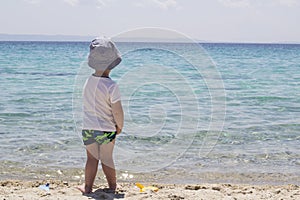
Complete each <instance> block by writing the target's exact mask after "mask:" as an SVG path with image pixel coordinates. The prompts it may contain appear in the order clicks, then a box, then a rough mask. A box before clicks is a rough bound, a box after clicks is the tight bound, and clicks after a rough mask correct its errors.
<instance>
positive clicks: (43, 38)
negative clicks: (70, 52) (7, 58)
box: [0, 34, 95, 42]
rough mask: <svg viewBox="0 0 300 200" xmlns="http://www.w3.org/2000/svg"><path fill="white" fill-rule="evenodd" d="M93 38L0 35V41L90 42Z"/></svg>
mask: <svg viewBox="0 0 300 200" xmlns="http://www.w3.org/2000/svg"><path fill="white" fill-rule="evenodd" d="M93 38H95V36H76V35H29V34H28V35H23V34H22V35H21V34H0V41H85V42H86V41H91V40H92V39H93Z"/></svg>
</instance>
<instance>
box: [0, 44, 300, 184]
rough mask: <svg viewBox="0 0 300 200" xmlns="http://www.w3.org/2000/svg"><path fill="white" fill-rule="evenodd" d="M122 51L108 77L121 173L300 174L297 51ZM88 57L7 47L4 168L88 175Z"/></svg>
mask: <svg viewBox="0 0 300 200" xmlns="http://www.w3.org/2000/svg"><path fill="white" fill-rule="evenodd" d="M118 46H119V48H120V50H121V52H122V53H124V55H123V62H122V64H121V65H120V66H118V67H117V68H116V69H114V70H113V72H112V74H111V77H112V79H114V80H116V81H117V82H118V83H119V85H120V89H121V93H122V101H123V106H124V110H125V115H126V121H125V128H124V133H123V134H122V135H120V137H119V138H118V140H117V148H116V150H115V158H116V166H117V168H118V169H120V170H127V171H131V172H151V171H153V170H154V171H157V170H158V171H161V170H162V171H164V170H167V171H168V170H169V171H173V170H174V171H182V170H184V171H185V173H191V174H193V173H194V174H197V173H198V174H200V173H204V172H216V173H221V172H226V173H232V172H239V173H243V172H247V173H268V172H270V173H271V172H272V173H283V174H284V173H295V174H299V166H300V150H299V145H300V134H299V133H300V87H299V84H300V45H290V44H202V47H203V48H204V50H203V49H201V48H199V47H196V46H195V45H191V44H163V43H160V44H159V43H157V44H147V43H119V44H118ZM195 48H199V49H197V51H196V50H195ZM195 52H196V53H195ZM87 53H88V43H83V42H82V43H80V42H57V43H56V42H0V77H1V78H0V94H1V98H0V141H1V152H0V155H1V156H0V160H1V162H2V163H5V162H8V161H9V162H18V163H22V164H23V165H24V166H26V167H28V168H30V167H36V168H39V166H40V167H48V168H51V167H62V168H68V167H72V168H73V167H75V168H77V167H78V168H83V166H84V161H85V153H84V147H83V145H82V143H81V140H80V137H79V136H78V130H80V117H79V116H80V114H79V113H80V112H79V111H80V108H81V107H80V101H79V100H80V98H79V96H80V95H79V94H80V88H81V87H82V84H83V81H84V80H85V78H86V77H87V76H88V75H89V74H90V73H91V71H90V70H89V69H88V67H86V64H85V63H84V61H85V59H86V56H87ZM209 56H210V57H211V58H212V60H213V62H212V61H211V60H210V59H209ZM214 63H215V64H216V65H215V66H214ZM195 64H196V65H195ZM211 69H215V70H216V72H218V73H220V76H221V79H220V77H218V76H217V74H213V75H212V76H210V74H209V73H207V72H212V73H213V71H211ZM211 80H214V83H216V84H215V85H212V84H210V81H211ZM221 83H222V84H224V88H222V87H221V86H222V84H221ZM223 89H224V90H223ZM224 95H226V96H224ZM73 96H74V97H75V98H74V99H75V100H74V101H73V100H72V98H73ZM223 104H224V105H225V106H226V115H225V113H224V112H223V110H222V109H223V107H222V106H223ZM214 108H215V110H214ZM217 108H219V109H217ZM74 113H75V114H74ZM73 114H74V115H73ZM223 117H225V120H223ZM212 119H213V120H212ZM214 120H215V121H214ZM74 121H75V122H76V124H75V123H74ZM212 121H213V122H212ZM214 122H216V124H214ZM223 122H224V126H223V127H222V125H223V124H222V123H223ZM211 125H212V126H211ZM212 127H213V128H212ZM221 128H222V130H221V131H220V130H219V129H221ZM178 174H180V173H178ZM181 176H183V175H182V174H181V175H179V176H174V179H175V177H176V179H180V177H181ZM196 177H197V176H195V179H198V178H199V177H198V178H196ZM192 178H193V177H191V179H192Z"/></svg>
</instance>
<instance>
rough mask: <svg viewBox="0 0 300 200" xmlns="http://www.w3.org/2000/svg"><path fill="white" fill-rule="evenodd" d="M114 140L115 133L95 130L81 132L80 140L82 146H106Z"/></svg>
mask: <svg viewBox="0 0 300 200" xmlns="http://www.w3.org/2000/svg"><path fill="white" fill-rule="evenodd" d="M115 138H116V132H107V131H97V130H82V140H83V143H84V145H89V144H93V143H94V142H97V143H98V144H108V143H110V142H111V141H113V140H114V139H115Z"/></svg>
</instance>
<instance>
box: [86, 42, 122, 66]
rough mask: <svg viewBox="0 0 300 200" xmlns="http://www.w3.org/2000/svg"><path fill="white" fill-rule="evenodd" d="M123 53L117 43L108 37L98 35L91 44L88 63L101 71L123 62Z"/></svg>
mask: <svg viewBox="0 0 300 200" xmlns="http://www.w3.org/2000/svg"><path fill="white" fill-rule="evenodd" d="M121 60H122V59H121V53H120V52H119V50H118V49H117V47H116V45H115V43H114V42H113V41H112V40H111V39H110V38H106V37H98V38H96V39H94V40H93V41H92V42H91V44H90V53H89V57H88V65H89V66H90V67H91V68H93V69H95V70H100V71H105V70H106V69H109V70H111V69H113V68H114V67H116V66H117V65H118V64H119V63H120V62H121Z"/></svg>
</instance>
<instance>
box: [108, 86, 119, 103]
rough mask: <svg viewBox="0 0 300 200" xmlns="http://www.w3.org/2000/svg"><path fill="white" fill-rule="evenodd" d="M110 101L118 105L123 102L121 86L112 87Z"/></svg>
mask: <svg viewBox="0 0 300 200" xmlns="http://www.w3.org/2000/svg"><path fill="white" fill-rule="evenodd" d="M110 97H111V98H110V99H111V103H116V102H118V101H121V93H120V89H119V86H118V85H117V84H114V85H112V87H111V90H110Z"/></svg>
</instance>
